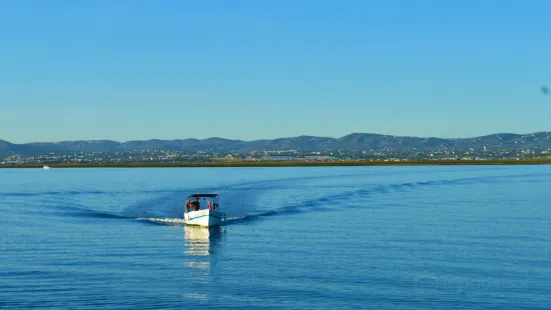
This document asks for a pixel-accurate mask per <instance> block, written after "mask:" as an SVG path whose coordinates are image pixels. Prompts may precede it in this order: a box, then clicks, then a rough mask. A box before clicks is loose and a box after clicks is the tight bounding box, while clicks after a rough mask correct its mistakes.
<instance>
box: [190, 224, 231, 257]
mask: <svg viewBox="0 0 551 310" xmlns="http://www.w3.org/2000/svg"><path fill="white" fill-rule="evenodd" d="M222 233H223V232H222V229H221V228H220V227H209V228H204V227H192V226H186V227H185V228H184V237H185V238H186V241H187V242H186V254H188V255H193V256H208V255H210V254H211V253H212V252H214V251H215V250H216V246H217V245H218V244H219V243H220V240H221V238H222Z"/></svg>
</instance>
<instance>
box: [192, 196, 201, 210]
mask: <svg viewBox="0 0 551 310" xmlns="http://www.w3.org/2000/svg"><path fill="white" fill-rule="evenodd" d="M191 205H192V207H193V211H199V209H200V208H201V207H200V204H199V197H195V201H193V202H192V203H191Z"/></svg>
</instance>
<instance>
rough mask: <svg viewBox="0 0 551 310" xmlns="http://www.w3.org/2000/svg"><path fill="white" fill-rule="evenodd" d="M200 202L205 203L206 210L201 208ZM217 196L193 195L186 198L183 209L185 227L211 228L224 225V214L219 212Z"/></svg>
mask: <svg viewBox="0 0 551 310" xmlns="http://www.w3.org/2000/svg"><path fill="white" fill-rule="evenodd" d="M201 200H202V201H206V208H205V206H203V208H201ZM218 200H219V197H218V195H217V194H193V195H191V196H189V197H188V201H187V202H186V206H185V207H184V223H185V224H186V225H193V226H203V227H213V226H221V225H223V224H225V223H226V214H225V213H224V212H221V211H220V210H219V208H220V206H219V203H218Z"/></svg>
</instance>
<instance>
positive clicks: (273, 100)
mask: <svg viewBox="0 0 551 310" xmlns="http://www.w3.org/2000/svg"><path fill="white" fill-rule="evenodd" d="M542 85H548V86H551V1H548V0H524V1H523V0H517V1H510V0H485V1H480V0H447V1H441V0H416V1H410V0H402V1H398V0H379V1H370V0H359V1H355V0H347V1H337V0H334V1H324V0H311V1H307V0H304V1H297V0H266V1H253V0H251V1H245V0H238V1H210V0H201V1H180V0H173V1H172V0H164V1H138V0H132V1H130V0H129V1H125V0H118V1H107V0H98V1H39V0H36V1H26V0H11V1H2V2H0V139H3V140H7V141H10V142H13V143H27V142H41V141H50V142H53V141H64V140H96V139H109V140H115V141H129V140H143V139H185V138H200V139H202V138H208V137H222V138H228V139H242V140H254V139H271V138H279V137H294V136H300V135H314V136H324V137H341V136H344V135H347V134H350V133H380V134H390V135H404V136H422V137H443V138H456V137H473V136H480V135H485V134H492V133H498V132H514V133H531V132H537V131H551V96H549V95H545V94H543V92H542V91H541V87H542Z"/></svg>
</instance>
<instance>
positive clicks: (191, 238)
mask: <svg viewBox="0 0 551 310" xmlns="http://www.w3.org/2000/svg"><path fill="white" fill-rule="evenodd" d="M223 234H224V231H223V229H222V228H220V227H210V228H204V227H191V226H186V227H184V238H185V239H186V244H185V251H184V253H185V254H186V258H187V261H186V264H185V265H186V267H187V269H188V273H187V274H188V283H187V285H186V290H190V291H188V292H184V297H185V298H187V299H193V300H195V301H201V302H208V301H209V300H210V298H209V295H208V294H207V293H206V292H208V291H209V290H208V289H207V288H209V287H211V285H212V280H213V276H212V267H213V262H214V256H213V255H212V254H214V253H216V250H217V249H218V247H219V246H220V244H221V240H222V236H223ZM203 288H204V289H203Z"/></svg>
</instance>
